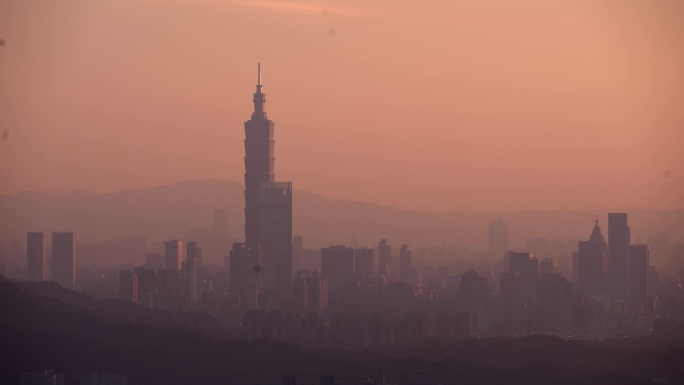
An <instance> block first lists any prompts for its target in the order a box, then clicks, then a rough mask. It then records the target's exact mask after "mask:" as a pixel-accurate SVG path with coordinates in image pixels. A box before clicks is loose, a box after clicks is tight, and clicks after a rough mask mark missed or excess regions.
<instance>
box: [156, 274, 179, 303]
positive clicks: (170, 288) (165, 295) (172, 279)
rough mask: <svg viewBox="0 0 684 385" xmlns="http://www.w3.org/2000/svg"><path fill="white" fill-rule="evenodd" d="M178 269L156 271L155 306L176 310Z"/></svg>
mask: <svg viewBox="0 0 684 385" xmlns="http://www.w3.org/2000/svg"><path fill="white" fill-rule="evenodd" d="M179 274H180V271H178V270H177V269H173V268H172V269H162V270H159V272H157V298H156V302H155V308H158V309H162V310H166V311H171V312H177V311H178V310H179V306H180V282H179Z"/></svg>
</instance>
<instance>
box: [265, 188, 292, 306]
mask: <svg viewBox="0 0 684 385" xmlns="http://www.w3.org/2000/svg"><path fill="white" fill-rule="evenodd" d="M259 192H260V194H259V245H260V247H261V255H262V257H263V264H264V282H263V284H264V285H263V288H264V292H265V293H269V292H271V293H273V298H274V301H275V303H274V306H275V308H276V309H285V306H286V304H287V303H288V302H289V301H290V300H291V295H290V292H291V290H292V184H291V183H290V182H272V183H262V184H261V185H260V190H259Z"/></svg>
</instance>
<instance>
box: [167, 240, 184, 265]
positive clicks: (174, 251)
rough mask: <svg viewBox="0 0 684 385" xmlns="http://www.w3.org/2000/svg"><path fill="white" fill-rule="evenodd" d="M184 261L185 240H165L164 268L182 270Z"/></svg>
mask: <svg viewBox="0 0 684 385" xmlns="http://www.w3.org/2000/svg"><path fill="white" fill-rule="evenodd" d="M182 262H183V241H178V240H171V241H166V242H164V269H165V270H176V271H180V270H181V263H182Z"/></svg>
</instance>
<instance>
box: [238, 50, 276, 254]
mask: <svg viewBox="0 0 684 385" xmlns="http://www.w3.org/2000/svg"><path fill="white" fill-rule="evenodd" d="M262 87H263V86H262V85H261V63H259V64H258V78H257V86H256V93H255V94H254V112H253V113H252V118H251V119H250V120H248V121H246V122H245V240H246V241H247V243H255V242H259V241H260V240H259V188H260V184H261V183H262V182H273V181H274V179H275V174H274V173H273V164H274V163H275V157H274V156H273V147H274V146H275V141H274V140H273V129H274V128H275V123H274V122H273V121H271V120H269V119H268V117H267V116H266V110H265V108H264V107H265V105H266V95H264V94H263V93H262V92H261V89H262Z"/></svg>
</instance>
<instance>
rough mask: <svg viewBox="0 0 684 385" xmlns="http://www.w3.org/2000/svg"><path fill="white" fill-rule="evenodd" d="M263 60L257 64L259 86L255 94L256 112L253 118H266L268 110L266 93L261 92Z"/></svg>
mask: <svg viewBox="0 0 684 385" xmlns="http://www.w3.org/2000/svg"><path fill="white" fill-rule="evenodd" d="M262 87H263V85H262V84H261V62H259V63H258V64H257V86H256V93H255V94H254V113H253V114H252V119H260V118H266V110H265V109H264V104H265V103H266V95H264V94H263V93H262V92H261V88H262Z"/></svg>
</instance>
